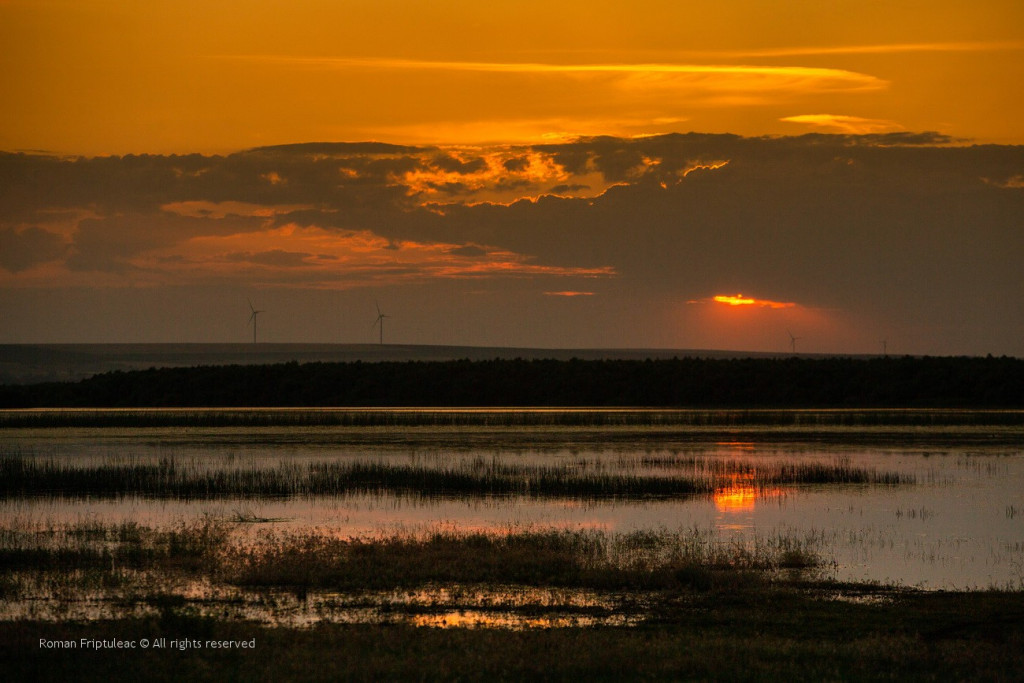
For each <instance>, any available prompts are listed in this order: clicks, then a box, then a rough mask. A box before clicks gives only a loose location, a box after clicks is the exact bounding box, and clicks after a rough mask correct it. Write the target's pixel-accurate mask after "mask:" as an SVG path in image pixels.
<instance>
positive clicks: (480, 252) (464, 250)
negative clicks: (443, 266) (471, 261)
mask: <svg viewBox="0 0 1024 683" xmlns="http://www.w3.org/2000/svg"><path fill="white" fill-rule="evenodd" d="M448 253H449V254H454V255H456V256H487V250H486V249H482V248H480V247H478V246H475V245H467V246H464V247H453V248H451V249H449V250H448Z"/></svg>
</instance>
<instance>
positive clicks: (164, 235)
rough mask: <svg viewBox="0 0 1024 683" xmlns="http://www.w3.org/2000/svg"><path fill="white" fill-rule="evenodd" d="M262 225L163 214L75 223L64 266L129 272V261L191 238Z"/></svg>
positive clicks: (237, 218)
mask: <svg viewBox="0 0 1024 683" xmlns="http://www.w3.org/2000/svg"><path fill="white" fill-rule="evenodd" d="M261 224H262V219H259V218H247V217H241V216H229V217H227V218H218V219H209V218H193V217H188V216H176V215H172V214H166V213H162V212H161V213H154V214H138V213H133V214H118V215H114V216H110V217H106V218H86V219H84V220H82V221H80V222H79V223H78V231H77V232H76V233H75V235H74V238H73V241H72V243H71V246H70V248H69V250H68V254H69V256H68V259H67V266H68V268H69V269H71V270H77V271H90V270H92V271H105V272H123V271H125V270H129V269H130V264H129V260H130V259H131V258H132V257H133V256H136V255H138V254H141V253H143V252H146V251H149V250H152V249H159V248H161V247H170V246H173V245H175V244H179V243H181V242H184V241H185V240H187V239H189V238H191V237H198V236H213V235H230V234H233V233H238V232H245V231H251V230H254V229H256V228H258V227H259V226H260V225H261Z"/></svg>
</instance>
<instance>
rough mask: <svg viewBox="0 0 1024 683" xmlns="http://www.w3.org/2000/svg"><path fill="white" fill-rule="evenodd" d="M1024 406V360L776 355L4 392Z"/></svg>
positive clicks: (423, 368)
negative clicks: (777, 356)
mask: <svg viewBox="0 0 1024 683" xmlns="http://www.w3.org/2000/svg"><path fill="white" fill-rule="evenodd" d="M217 406H222V407H235V408H264V407H339V408H345V407H355V408H359V407H365V408H373V407H380V408H389V407H390V408H399V407H408V408H415V407H436V408H446V407H447V408H456V407H458V408H475V407H492V408H493V407H509V408H514V407H535V408H544V407H552V408H567V407H593V408H602V407H604V408H738V409H748V408H759V409H765V408H779V409H781V408H846V409H869V408H947V409H999V408H1024V360H1020V359H1016V358H1007V357H1003V358H993V357H987V358H972V357H941V358H932V357H921V358H913V357H901V358H893V357H881V358H879V357H876V358H849V357H826V358H805V357H800V358H798V357H788V358H786V357H779V358H696V357H683V358H671V359H646V360H582V359H578V358H576V359H572V360H553V359H525V358H516V359H491V360H468V359H462V360H450V361H404V362H394V361H379V362H362V361H356V362H345V363H337V362H309V363H298V362H295V361H292V362H287V363H278V364H273V365H241V364H232V365H215V366H196V367H169V368H161V369H156V368H151V369H148V370H133V371H128V372H125V371H114V372H107V373H103V374H99V375H96V376H93V377H91V378H88V379H84V380H81V381H78V382H50V383H41V384H32V385H8V386H0V408H46V407H69V408H72V407H82V408H89V407H92V408H160V407H168V408H170V407H181V408H189V407H195V408H200V407H217Z"/></svg>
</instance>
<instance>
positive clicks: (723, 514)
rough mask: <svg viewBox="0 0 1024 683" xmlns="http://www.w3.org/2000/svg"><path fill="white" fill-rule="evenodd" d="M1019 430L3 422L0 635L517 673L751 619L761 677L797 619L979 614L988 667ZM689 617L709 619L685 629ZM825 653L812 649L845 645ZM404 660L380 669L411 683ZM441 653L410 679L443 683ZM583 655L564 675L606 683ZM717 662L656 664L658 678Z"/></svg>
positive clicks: (278, 416)
mask: <svg viewBox="0 0 1024 683" xmlns="http://www.w3.org/2000/svg"><path fill="white" fill-rule="evenodd" d="M1022 423H1024V416H1022V415H1021V414H1020V413H1019V412H1015V411H990V412H988V413H986V412H983V411H860V412H856V411H687V410H648V411H645V410H619V411H616V410H603V411H602V410H593V411H587V410H558V409H544V410H529V409H502V410H499V409H487V410H483V409H478V410H436V409H424V410H393V411H390V410H350V409H338V410H326V409H316V410H312V409H311V410H294V409H293V410H275V409H262V410H252V411H245V410H241V409H235V410H232V411H224V410H209V411H204V410H201V409H187V410H184V409H183V410H127V411H104V410H86V411H80V410H79V411H66V410H65V411H62V410H49V411H48V410H35V411H6V412H4V413H3V414H2V415H0V425H2V427H0V430H2V431H0V435H2V441H0V569H2V572H3V573H2V577H0V631H3V632H4V634H5V637H6V638H8V641H9V642H20V641H19V639H24V638H26V637H30V636H28V635H26V634H43V635H40V636H39V637H40V638H41V639H43V640H46V639H47V638H49V639H52V640H61V639H62V638H63V637H64V636H68V635H69V634H72V635H73V634H75V633H79V634H81V633H86V632H88V633H90V634H97V635H102V633H112V632H113V631H116V630H117V628H120V629H121V634H122V635H124V634H131V633H135V634H139V633H151V632H160V633H165V634H168V635H170V636H171V637H190V636H191V635H194V634H196V633H203V634H212V635H215V636H216V637H217V638H222V639H232V638H234V639H235V640H239V639H241V640H246V639H248V638H251V637H256V638H257V639H258V640H259V641H261V642H263V643H267V642H272V641H275V640H277V639H280V638H283V637H287V638H296V639H298V640H300V641H302V642H303V645H302V646H301V647H300V648H299V649H300V650H301V649H302V648H307V651H306V655H307V656H308V657H311V658H312V659H314V660H317V659H318V658H319V656H320V655H318V654H317V652H319V649H321V648H325V647H328V646H327V644H326V643H327V642H328V641H329V642H331V643H332V645H330V647H336V646H337V644H336V639H339V638H343V639H346V640H347V641H349V642H362V643H363V644H364V646H365V648H366V649H365V652H367V653H368V652H370V651H374V648H375V647H376V646H373V647H371V646H368V645H366V643H365V639H366V638H368V637H369V636H368V634H370V633H376V634H378V635H382V636H387V637H388V638H401V639H402V640H403V642H405V643H407V644H408V645H409V647H410V648H411V649H412V650H417V648H420V647H426V643H428V642H434V641H435V640H437V639H440V640H442V641H446V642H448V641H450V642H449V644H448V645H446V647H448V646H451V647H454V646H455V645H454V643H455V642H456V641H458V642H460V643H462V644H461V645H459V647H464V648H468V649H466V650H465V652H464V654H465V656H469V655H468V654H466V653H472V652H475V651H476V649H475V648H477V647H493V648H495V652H496V653H502V654H497V655H496V657H497V660H496V662H499V663H500V662H501V661H504V662H505V663H506V664H509V668H507V671H509V672H519V673H520V674H522V675H525V672H527V671H528V670H529V666H527V665H525V664H524V663H523V662H519V664H517V665H511V664H510V663H509V660H506V659H503V658H504V657H515V656H516V655H515V654H514V653H515V652H520V653H521V652H522V651H523V650H522V648H530V647H541V645H540V644H539V643H540V642H545V643H548V644H549V645H550V646H551V647H554V648H555V649H558V648H569V647H570V645H569V642H570V641H573V640H576V639H583V640H584V641H586V642H587V643H588V644H587V647H588V648H591V647H593V646H594V643H595V642H596V641H597V640H600V641H602V642H604V641H607V642H605V646H606V647H607V652H609V653H610V652H618V653H619V654H620V655H621V656H622V657H625V656H626V654H627V652H628V650H629V648H630V647H636V646H637V644H636V642H634V640H633V639H634V638H644V639H646V640H645V642H647V641H649V640H651V639H654V640H655V641H658V642H661V639H667V640H664V642H662V644H661V645H657V644H651V643H647V645H645V647H647V646H651V647H654V648H655V649H658V648H659V647H661V648H664V647H668V642H670V641H671V640H672V638H675V639H676V641H677V642H679V639H683V640H686V641H687V642H691V643H696V642H697V641H701V639H705V638H712V635H711V634H712V633H713V634H714V635H713V640H714V642H715V645H714V647H719V648H720V647H724V645H723V644H722V643H723V642H725V641H723V640H722V639H723V638H724V639H725V640H728V639H729V638H734V637H735V638H739V637H740V634H743V633H748V631H747V630H746V629H747V626H746V625H740V623H739V622H741V621H743V622H744V624H746V622H748V621H751V620H753V621H755V622H756V621H758V620H761V626H762V628H764V629H767V631H765V633H769V632H770V634H771V636H770V637H768V636H767V635H766V636H765V638H764V639H762V641H759V643H760V644H759V645H758V646H757V648H755V649H758V648H761V646H762V645H764V646H765V647H768V646H767V645H766V643H769V642H771V641H772V639H773V638H781V639H782V641H784V643H783V642H782V641H780V643H782V644H780V643H775V645H773V646H772V647H769V648H768V650H765V651H763V652H761V654H760V655H758V656H759V657H762V658H764V665H765V666H766V667H768V666H771V667H773V669H772V670H777V668H778V666H780V659H781V657H782V655H781V654H780V652H782V651H785V650H786V649H787V648H789V649H792V648H793V647H795V646H796V645H795V643H799V642H801V641H802V640H803V639H804V636H806V634H804V636H801V635H799V633H798V631H799V627H798V624H802V627H803V628H808V629H811V630H812V631H813V632H814V633H816V634H819V635H820V633H819V632H822V633H823V632H825V631H829V628H830V627H826V626H824V625H822V623H820V621H821V620H824V621H826V622H828V621H830V620H835V619H840V618H842V619H847V620H849V622H850V623H851V624H853V625H854V627H855V630H856V629H858V628H860V629H862V630H863V634H862V635H863V636H864V638H866V639H868V640H874V641H878V642H882V644H883V645H884V648H883V650H885V651H886V652H889V650H886V649H885V648H889V647H896V641H897V640H899V639H904V640H906V639H909V641H907V642H910V641H913V642H917V640H916V639H919V638H922V637H923V636H922V631H921V628H922V627H921V624H924V623H926V622H928V620H929V619H930V618H931V617H928V616H926V615H928V614H931V612H932V610H938V611H939V612H941V613H942V614H945V615H947V617H948V618H949V619H952V617H951V616H950V615H952V614H954V613H955V612H956V610H954V609H953V608H952V607H951V606H950V605H951V603H949V602H948V601H949V600H950V598H949V597H948V596H959V597H958V598H957V599H959V600H963V601H964V602H962V603H960V607H959V608H957V609H961V610H966V611H965V612H962V613H961V617H958V619H960V621H956V620H954V621H956V623H957V624H960V626H957V627H956V628H962V627H963V624H962V618H963V614H968V615H974V616H971V617H970V618H969V620H968V621H969V623H970V624H971V626H970V627H969V628H968V632H969V640H970V641H971V642H972V643H975V645H978V647H982V646H984V647H990V650H991V651H990V652H989V653H988V655H987V657H988V660H987V661H989V662H994V663H998V662H1002V661H1004V659H1006V658H1007V657H1009V659H1010V660H1012V659H1013V656H1011V655H1009V654H1008V653H1005V652H1003V646H1004V644H1005V642H1008V641H1007V639H1009V640H1011V641H1014V642H1018V641H1019V640H1020V638H1021V635H1022V634H1021V629H1020V627H1018V626H1014V627H1012V628H1008V629H1003V630H1002V631H998V632H993V631H991V629H992V628H994V627H993V626H992V624H998V623H1004V622H1006V621H1007V620H1009V619H1010V616H1008V615H1013V614H1018V613H1020V612H1021V609H1022V607H1021V605H1022V602H1024V601H1022V600H1021V595H1022V588H1024V498H1022V496H1024V428H1022V426H1021V424H1022ZM769 605H776V607H777V608H778V609H781V610H782V612H779V613H777V614H776V615H775V618H776V620H777V622H778V623H770V622H769V614H768V613H767V612H765V610H767V609H769V608H768V606H769ZM965 606H966V607H965ZM786 610H789V611H788V612H786ZM979 610H980V612H979ZM701 615H703V616H701ZM709 615H714V616H709ZM979 615H980V616H979ZM986 615H987V616H986ZM944 618H945V617H944ZM694 619H697V620H698V621H700V623H702V624H704V627H702V628H701V629H698V631H699V632H697V633H687V634H686V635H685V636H684V625H687V624H688V625H689V626H690V627H692V626H693V624H694ZM815 620H818V621H815ZM892 620H895V621H898V622H899V623H900V624H902V626H899V627H895V630H894V631H891V632H889V633H886V634H883V632H882V628H883V626H884V625H885V624H887V623H890V622H891V621H892ZM733 622H735V623H733ZM714 623H717V624H718V626H714V627H712V624H714ZM727 623H733V626H732V628H731V630H730V629H727V628H726V626H725V624H727ZM910 623H913V624H916V625H915V626H913V627H911V626H907V624H910ZM787 624H788V626H787ZM858 624H859V625H860V626H857V625H858ZM112 625H117V627H116V628H115V626H112ZM890 625H891V623H890ZM948 625H949V624H947V626H948ZM83 629H85V631H83ZM112 629H113V630H112ZM353 629H355V630H353ZM709 629H710V630H709ZM787 629H788V630H787ZM954 630H955V629H954ZM286 633H291V634H296V635H292V636H285V635H282V634H286ZM432 633H436V634H443V635H430V634H432ZM494 633H503V634H506V635H505V636H503V640H501V642H500V644H498V643H496V642H495V641H493V638H494V636H493V635H487V634H494ZM531 633H546V634H548V636H549V640H545V641H537V640H535V638H536V636H532V635H529V634H531ZM556 633H557V634H558V635H553V634H556ZM830 633H831V635H827V636H822V637H821V638H820V639H819V640H820V643H819V645H820V646H821V647H822V648H832V649H833V650H835V647H836V642H833V641H831V640H830V638H833V637H835V638H838V634H837V633H832V632H830ZM957 633H959V632H957ZM299 634H306V635H299ZM643 634H646V635H643ZM673 634H674V635H673ZM893 634H895V635H893ZM115 635H116V634H115ZM31 637H35V636H34V635H33V636H31ZM814 637H818V636H814ZM887 638H896V640H891V641H890V640H886V639H887ZM959 638H960V636H959V635H957V636H956V638H954V639H953V640H954V641H957V643H959V640H958V639H959ZM467 639H468V640H467ZM693 639H696V640H693ZM794 639H795V640H794ZM1014 639H1017V640H1014ZM470 641H472V642H470ZM592 641H593V642H592ZM883 641H884V642H883ZM907 642H904V643H903V645H904V646H906V645H907ZM943 642H945V641H943ZM484 643H489V645H484ZM528 643H532V645H529V644H528ZM629 643H633V644H632V645H629ZM979 643H980V644H979ZM704 644H705V645H708V643H704ZM918 644H919V643H918ZM946 644H947V645H950V647H952V645H951V644H950V643H946ZM862 645H863V643H862ZM960 645H962V643H959V644H958V645H957V647H959V646H960ZM776 646H777V647H782V650H777V649H772V648H776ZM297 647H298V646H297ZM543 647H547V645H545V646H543ZM701 647H703V646H701ZM709 647H711V646H710V645H709ZM714 647H711V650H714ZM844 647H845V646H844ZM510 648H511V649H510ZM33 649H34V650H35V651H38V650H39V648H37V647H34V648H33ZM812 649H813V648H812ZM840 649H842V648H840ZM953 649H955V648H953ZM982 649H984V648H982ZM412 650H411V651H412ZM711 650H708V651H711ZM980 651H981V650H979V652H980ZM943 652H944V653H945V654H943V655H942V657H940V658H939V659H940V660H941V661H946V660H947V659H949V658H951V657H954V653H953V651H952V650H950V651H949V652H945V651H944V650H943ZM892 653H895V650H892ZM378 654H380V653H379V652H378ZM51 656H52V653H51ZM61 656H62V657H65V658H68V657H74V656H75V655H72V654H69V653H64V654H63V655H61ZM139 656H142V655H139ZM145 656H146V657H152V656H153V653H152V652H150V653H147V654H146V655H145ZM190 656H192V654H191V653H190ZM195 656H196V657H199V658H202V657H211V656H213V655H211V654H209V653H205V654H197V655H195ZM353 656H355V655H354V654H353ZM460 656H461V655H460ZM609 656H610V655H609ZM894 656H895V655H894ZM218 657H222V658H221V659H216V658H215V659H216V661H218V662H221V663H222V664H223V662H226V661H229V660H230V661H234V662H235V664H233V665H232V666H236V665H238V661H237V660H231V659H230V656H229V655H218ZM223 657H228V659H223ZM808 657H810V655H808ZM843 657H848V658H849V662H847V663H848V664H850V665H851V666H853V661H854V660H853V658H852V654H851V653H850V652H846V654H844V655H843ZM943 658H945V659H943ZM456 659H458V658H456ZM542 659H543V658H542ZM910 659H913V658H910ZM534 660H535V658H531V659H530V661H531V662H533V661H534ZM698 660H699V661H698ZM67 661H68V662H71V661H72V660H71V659H68V660H67ZM396 661H397V660H396ZM403 661H405V664H401V663H400V662H399V663H396V662H392V663H391V665H393V666H395V667H398V668H394V669H388V671H390V672H391V673H390V674H387V675H400V673H396V672H402V671H404V672H406V674H408V673H409V672H410V671H412V670H413V669H410V668H408V667H413V666H414V664H413V662H412V661H406V660H403ZM431 661H434V659H432V658H431V657H429V656H427V657H425V659H424V663H423V666H427V667H428V668H427V669H423V671H433V672H434V674H433V676H441V677H444V674H443V673H441V672H443V670H444V669H443V668H441V669H437V668H435V669H430V668H429V666H431V665H430V664H429V662H431ZM593 661H595V660H587V661H586V662H582V661H579V658H578V657H577V658H576V659H572V658H567V659H566V660H565V663H566V664H569V663H571V662H575V664H572V665H571V666H568V668H564V667H563V669H558V668H557V667H556V668H555V669H552V671H564V672H569V671H574V672H576V673H580V672H581V671H590V672H591V673H595V670H594V669H592V668H588V667H591V666H592V665H593ZM908 661H909V660H908ZM671 662H675V664H674V665H670V663H671ZM701 662H703V663H701ZM364 663H365V662H364ZM22 664H23V665H24V666H26V667H29V666H30V665H32V661H31V658H28V659H25V660H24V661H22ZM890 664H891V662H890ZM947 664H949V662H948V661H947ZM281 665H282V666H284V665H285V664H284V663H282V664H281ZM391 665H388V666H391ZM435 665H436V666H442V664H441V663H439V662H436V661H435ZM621 665H622V664H621V662H620V663H619V664H618V665H615V666H621ZM707 665H709V662H708V661H704V660H701V659H700V658H697V659H688V660H687V663H685V666H684V663H682V662H680V661H679V659H678V657H677V656H667V658H666V659H665V666H666V667H668V668H665V669H660V668H657V667H655V669H652V672H653V673H652V675H659V676H664V675H671V672H673V671H674V672H676V673H680V672H683V671H690V672H693V671H696V670H699V667H701V666H707ZM382 666H383V665H382ZM403 666H404V667H407V668H402V667H403ZM494 666H497V664H489V665H480V668H479V669H477V670H478V671H479V672H481V673H480V676H481V677H483V676H484V672H488V671H490V672H492V673H493V672H494V671H495V669H494ZM524 666H527V668H525V669H524V668H523V667H524ZM530 666H532V664H531V665H530ZM610 666H611V665H610ZM672 666H676V667H677V668H672ZM691 666H697V667H698V669H691V668H687V667H691ZM679 667H681V668H679ZM385 668H387V667H386V666H385ZM784 668H785V667H784ZM371 670H374V669H372V667H371V668H370V669H366V668H363V669H360V671H361V672H362V673H363V674H365V673H366V672H367V671H371ZM616 670H618V669H615V668H614V666H613V667H612V668H610V669H607V671H616ZM847 670H850V669H847ZM931 670H933V669H925V671H931ZM26 671H27V669H26ZM764 671H765V672H767V671H768V669H767V668H766V669H765V670H764ZM805 671H806V672H812V671H820V669H816V668H814V667H810V668H807V669H806V670H805ZM352 674H353V671H349V672H348V674H347V675H352ZM565 675H567V676H568V674H565ZM607 675H608V676H610V674H607ZM356 677H362V674H360V675H358V676H356ZM371 677H372V676H371ZM428 677H431V676H428ZM498 677H501V676H498ZM511 677H515V676H511ZM555 677H558V676H555ZM598 677H600V676H598ZM610 677H614V676H610ZM798 677H799V676H798Z"/></svg>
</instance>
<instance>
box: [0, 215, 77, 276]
mask: <svg viewBox="0 0 1024 683" xmlns="http://www.w3.org/2000/svg"><path fill="white" fill-rule="evenodd" d="M66 248H67V247H66V246H65V244H64V238H63V237H61V236H60V235H58V234H57V233H53V232H50V231H49V230H43V229H42V228H38V227H35V226H32V227H29V228H25V229H23V230H15V229H13V228H2V229H0V267H2V268H4V269H6V270H8V271H10V272H12V273H17V272H19V271H22V270H26V269H28V268H31V267H32V266H35V265H39V264H40V263H46V262H48V261H55V260H57V259H58V258H60V257H61V256H62V255H63V254H64V251H65V250H66Z"/></svg>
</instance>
